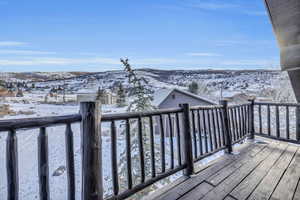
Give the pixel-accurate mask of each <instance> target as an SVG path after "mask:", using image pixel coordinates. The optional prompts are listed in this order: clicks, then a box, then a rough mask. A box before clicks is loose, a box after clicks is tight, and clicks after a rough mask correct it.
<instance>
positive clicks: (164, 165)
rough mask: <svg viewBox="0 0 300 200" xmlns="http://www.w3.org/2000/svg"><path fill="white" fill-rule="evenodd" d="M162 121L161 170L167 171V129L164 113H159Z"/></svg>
mask: <svg viewBox="0 0 300 200" xmlns="http://www.w3.org/2000/svg"><path fill="white" fill-rule="evenodd" d="M159 121H160V137H161V138H160V150H161V171H162V172H165V171H166V155H165V131H164V123H163V117H162V115H159Z"/></svg>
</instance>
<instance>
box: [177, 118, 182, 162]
mask: <svg viewBox="0 0 300 200" xmlns="http://www.w3.org/2000/svg"><path fill="white" fill-rule="evenodd" d="M176 124H177V125H176V127H177V154H178V164H179V166H180V165H182V161H181V142H180V141H181V138H180V122H179V114H178V113H176Z"/></svg>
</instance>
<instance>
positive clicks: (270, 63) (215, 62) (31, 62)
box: [0, 57, 279, 71]
mask: <svg viewBox="0 0 300 200" xmlns="http://www.w3.org/2000/svg"><path fill="white" fill-rule="evenodd" d="M208 58H209V57H207V58H205V59H203V58H199V57H193V58H190V59H180V58H139V59H135V58H133V59H130V63H131V64H132V65H133V66H134V67H135V68H145V67H152V68H158V69H170V68H172V69H199V68H202V69H203V68H205V69H221V68H223V69H255V68H270V67H271V68H278V66H279V60H277V59H265V60H263V59H257V60H255V59H253V60H251V59H249V60H247V59H236V60H235V59H234V60H230V59H216V58H212V59H208ZM41 66H42V67H43V68H41ZM4 67H5V68H7V69H11V68H12V67H26V69H33V68H34V67H39V68H41V69H42V70H45V71H51V69H56V70H57V69H60V68H61V69H69V70H72V69H74V67H75V68H76V67H77V68H76V69H78V67H80V69H81V70H82V71H89V70H91V69H95V67H96V71H97V70H98V71H101V70H109V69H122V65H121V63H120V60H119V58H104V57H91V58H59V57H40V58H22V59H12V58H10V59H0V68H4ZM22 71H24V70H22ZM29 71H30V70H29Z"/></svg>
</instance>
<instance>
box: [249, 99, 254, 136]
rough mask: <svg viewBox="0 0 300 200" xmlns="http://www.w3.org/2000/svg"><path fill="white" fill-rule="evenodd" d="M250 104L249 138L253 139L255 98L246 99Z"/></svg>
mask: <svg viewBox="0 0 300 200" xmlns="http://www.w3.org/2000/svg"><path fill="white" fill-rule="evenodd" d="M248 101H249V102H250V103H251V105H250V109H249V139H254V132H255V130H254V101H255V99H254V98H252V99H249V100H248Z"/></svg>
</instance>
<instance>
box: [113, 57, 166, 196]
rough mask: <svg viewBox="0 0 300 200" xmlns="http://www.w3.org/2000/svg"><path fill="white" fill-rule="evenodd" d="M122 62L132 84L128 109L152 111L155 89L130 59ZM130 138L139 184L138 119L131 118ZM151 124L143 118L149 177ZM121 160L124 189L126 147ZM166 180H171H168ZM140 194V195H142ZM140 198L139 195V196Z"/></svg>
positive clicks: (153, 186)
mask: <svg viewBox="0 0 300 200" xmlns="http://www.w3.org/2000/svg"><path fill="white" fill-rule="evenodd" d="M121 62H122V64H123V65H124V67H125V72H126V73H127V77H128V82H129V84H130V85H131V90H132V96H131V97H132V99H133V100H132V101H131V102H130V104H129V106H128V111H130V112H145V111H151V110H153V109H154V106H152V104H151V101H152V100H153V96H152V95H153V91H152V90H151V89H150V87H149V86H148V81H147V80H146V79H145V78H143V77H139V76H138V75H137V74H136V72H135V70H133V69H132V67H131V65H130V64H129V63H128V59H125V60H124V59H121ZM130 127H131V129H130V138H131V141H132V142H131V146H130V150H131V155H132V159H131V162H132V168H133V170H132V178H133V183H135V184H137V183H139V181H140V176H141V169H140V157H139V153H138V152H139V145H138V144H139V142H138V141H139V140H138V138H139V137H138V121H137V120H130ZM149 135H150V124H149V120H148V119H145V118H142V139H143V140H142V141H143V148H144V158H145V159H144V161H145V176H146V177H149V176H150V175H151V158H150V156H151V153H150V152H151V151H150V138H149V137H150V136H149ZM159 149H160V147H159V145H155V154H156V156H155V158H156V162H159V161H158V160H159V155H158V154H159V152H160V150H159ZM120 159H121V161H120V166H119V168H120V175H121V176H120V184H121V185H120V186H121V188H123V189H127V184H126V183H127V181H126V178H127V166H126V162H127V159H126V150H125V149H124V150H123V152H122V153H121V158H120ZM156 167H157V168H156V169H157V170H160V168H159V167H158V166H156ZM166 182H169V181H168V180H166ZM154 189H156V186H155V185H151V186H149V187H148V188H147V189H145V190H143V192H141V193H140V194H139V195H141V196H143V195H145V194H148V193H149V192H151V191H152V190H154ZM141 196H140V197H141ZM137 199H139V197H137Z"/></svg>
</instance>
